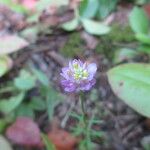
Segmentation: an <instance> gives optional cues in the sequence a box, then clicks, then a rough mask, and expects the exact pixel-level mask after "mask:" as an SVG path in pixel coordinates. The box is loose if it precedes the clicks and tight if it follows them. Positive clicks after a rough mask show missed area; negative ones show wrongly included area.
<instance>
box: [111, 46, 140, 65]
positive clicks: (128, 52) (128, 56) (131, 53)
mask: <svg viewBox="0 0 150 150" xmlns="http://www.w3.org/2000/svg"><path fill="white" fill-rule="evenodd" d="M137 54H138V53H137V51H135V50H133V49H130V48H122V49H119V50H117V51H116V53H115V58H114V62H115V63H119V62H122V61H129V60H132V59H133V58H135V56H137Z"/></svg>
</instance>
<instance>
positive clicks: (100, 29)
mask: <svg viewBox="0 0 150 150" xmlns="http://www.w3.org/2000/svg"><path fill="white" fill-rule="evenodd" d="M81 21H82V23H83V26H84V28H85V30H86V31H87V32H88V33H90V34H94V35H103V34H107V33H108V32H109V31H110V28H109V27H108V26H106V25H104V24H103V23H99V22H96V21H93V20H90V19H82V20H81Z"/></svg>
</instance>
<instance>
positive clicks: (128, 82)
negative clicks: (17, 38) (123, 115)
mask: <svg viewBox="0 0 150 150" xmlns="http://www.w3.org/2000/svg"><path fill="white" fill-rule="evenodd" d="M108 79H109V83H110V85H111V87H112V90H113V91H114V93H115V94H116V95H117V96H118V97H119V98H120V99H122V100H123V101H124V102H125V103H126V104H128V105H129V106H130V107H132V108H133V109H134V110H136V111H137V112H139V113H140V114H142V115H144V116H146V117H150V65H149V64H140V63H131V64H125V65H120V66H117V67H115V68H113V69H111V70H109V71H108Z"/></svg>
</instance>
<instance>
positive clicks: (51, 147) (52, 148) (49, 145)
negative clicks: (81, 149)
mask: <svg viewBox="0 0 150 150" xmlns="http://www.w3.org/2000/svg"><path fill="white" fill-rule="evenodd" d="M41 136H42V139H43V142H44V145H45V147H46V150H56V148H55V146H54V144H53V143H52V142H51V141H50V140H49V138H48V136H47V135H45V134H41Z"/></svg>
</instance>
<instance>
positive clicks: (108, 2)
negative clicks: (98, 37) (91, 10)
mask: <svg viewBox="0 0 150 150" xmlns="http://www.w3.org/2000/svg"><path fill="white" fill-rule="evenodd" d="M98 2H99V5H98V6H99V16H100V17H101V18H102V19H104V18H105V17H107V16H108V15H109V13H110V12H111V11H113V10H114V9H115V7H116V6H117V2H118V0H98Z"/></svg>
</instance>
